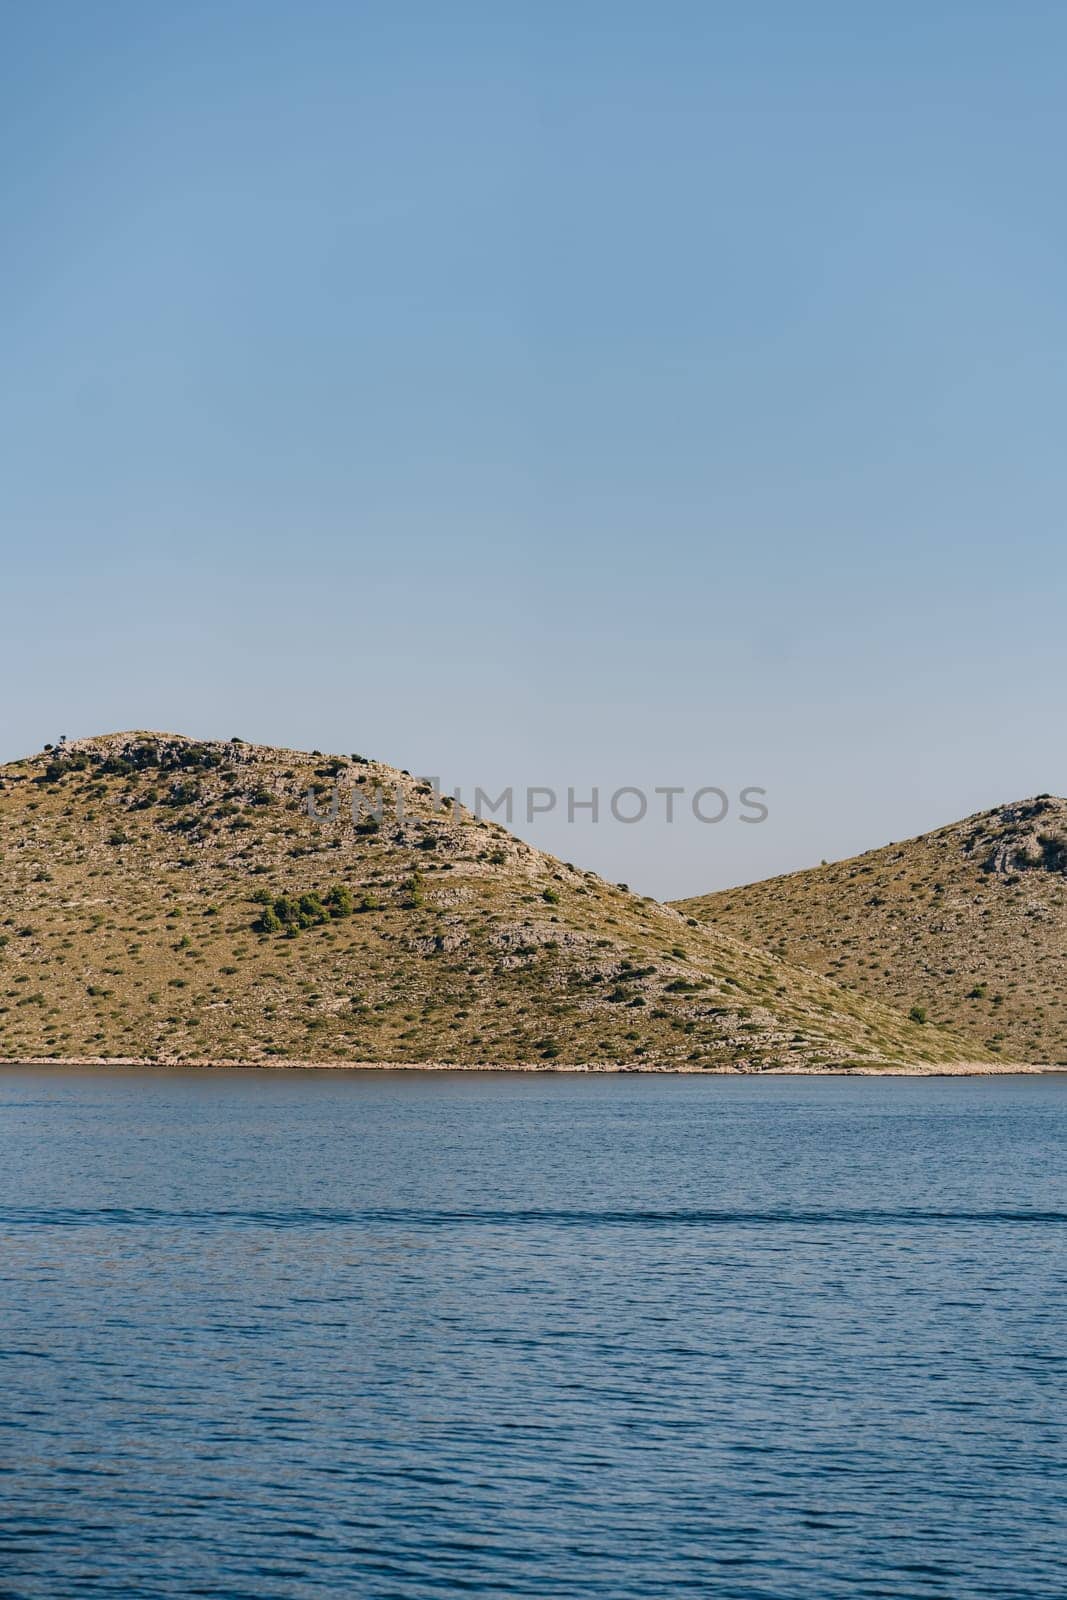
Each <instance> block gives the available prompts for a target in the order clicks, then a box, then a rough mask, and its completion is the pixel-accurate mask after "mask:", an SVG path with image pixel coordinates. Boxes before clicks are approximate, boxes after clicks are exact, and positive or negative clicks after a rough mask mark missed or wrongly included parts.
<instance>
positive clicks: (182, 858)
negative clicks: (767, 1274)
mask: <svg viewBox="0 0 1067 1600" xmlns="http://www.w3.org/2000/svg"><path fill="white" fill-rule="evenodd" d="M311 785H316V786H317V787H318V790H319V805H320V806H321V807H322V808H327V807H328V805H329V802H330V798H331V795H332V793H333V791H334V788H335V786H337V785H340V786H341V790H342V794H343V800H342V803H341V805H340V807H339V814H338V817H337V819H336V820H335V821H333V822H330V823H328V824H326V825H323V824H320V823H316V822H315V821H313V820H312V819H311V818H310V817H309V815H308V814H307V808H306V803H305V796H306V793H307V790H308V788H309V786H311ZM379 786H382V787H383V788H384V789H385V791H386V801H387V803H386V805H385V807H384V808H383V815H382V818H381V821H380V824H379V823H378V821H377V819H376V818H375V817H373V816H368V814H367V807H364V808H363V809H362V810H361V811H360V813H359V820H358V822H356V821H354V820H353V816H352V813H351V806H350V803H349V801H350V797H351V793H352V792H353V791H354V790H355V791H358V792H360V793H362V794H364V795H366V796H368V801H369V802H370V803H371V804H372V803H373V799H374V795H375V791H376V790H377V788H378V787H379ZM394 786H398V787H399V790H400V792H401V795H402V799H403V805H404V811H405V815H404V816H403V817H401V818H400V819H399V820H398V819H397V818H396V817H395V816H394V815H393V814H392V811H391V809H390V804H389V800H390V797H391V794H392V790H393V787H394ZM433 805H434V797H433V795H432V794H431V793H430V792H429V789H428V786H427V785H425V784H422V783H420V782H419V781H418V780H417V779H415V778H412V777H410V776H409V775H408V774H407V773H402V772H398V771H397V770H395V769H394V768H390V767H385V766H383V765H381V764H380V763H377V762H374V761H370V760H367V759H365V758H363V757H361V756H324V755H320V754H319V753H317V752H313V753H312V754H310V755H308V754H304V753H301V752H298V751H292V750H275V749H269V748H266V747H263V746H253V745H249V744H245V743H242V742H239V741H232V742H229V743H211V742H202V741H197V740H193V739H188V738H185V737H182V736H179V735H174V734H158V733H125V734H112V735H108V736H106V737H101V738H91V739H81V740H77V741H75V742H73V743H71V744H68V745H65V746H64V748H63V749H62V750H51V749H46V750H44V751H42V752H41V753H40V754H38V755H35V756H32V757H30V758H28V759H26V760H23V761H18V762H14V763H12V764H10V765H8V766H5V767H3V768H0V847H2V851H0V1056H3V1057H5V1058H8V1059H26V1058H28V1057H33V1058H36V1057H40V1056H44V1057H55V1058H91V1059H96V1058H106V1059H113V1058H125V1057H132V1058H138V1059H148V1060H201V1061H250V1062H254V1061H269V1060H295V1061H311V1062H354V1061H365V1062H395V1063H404V1062H410V1063H424V1062H439V1063H442V1064H463V1063H467V1064H499V1065H509V1064H540V1065H546V1066H547V1065H552V1064H557V1065H575V1064H590V1065H609V1064H614V1065H620V1064H621V1065H627V1066H632V1067H685V1068H690V1069H692V1070H702V1069H712V1070H714V1069H730V1068H736V1069H740V1070H760V1069H764V1068H767V1067H780V1068H791V1067H796V1068H816V1069H817V1068H820V1067H823V1068H825V1067H832V1066H835V1065H841V1064H847V1063H855V1064H859V1065H864V1064H866V1065H873V1066H877V1065H879V1064H884V1063H898V1064H903V1065H930V1064H934V1063H940V1062H959V1061H967V1060H975V1059H978V1060H981V1059H983V1057H982V1053H981V1052H976V1051H975V1050H974V1048H973V1046H971V1045H970V1044H966V1043H963V1042H961V1041H959V1040H956V1039H954V1038H952V1037H951V1036H949V1035H947V1034H944V1033H942V1032H940V1031H939V1030H938V1029H936V1028H933V1027H931V1026H929V1025H926V1026H922V1025H919V1024H917V1023H915V1022H913V1021H909V1020H908V1019H907V1018H905V1017H902V1016H901V1015H899V1014H898V1013H895V1012H893V1011H891V1010H889V1009H886V1008H885V1007H883V1006H880V1005H878V1004H877V1003H874V1002H872V1001H870V1000H868V999H866V998H865V997H862V996H860V995H858V994H855V993H849V992H847V991H845V990H842V989H839V988H837V987H836V986H834V985H832V984H830V983H827V982H826V981H825V980H824V979H822V978H820V977H817V976H815V975H814V974H812V973H809V972H804V971H798V970H795V969H793V968H791V967H789V966H787V965H785V964H784V963H782V962H780V961H778V960H776V959H775V958H774V957H772V956H769V955H766V954H763V953H761V952H759V951H756V950H753V949H749V948H746V947H745V946H744V945H743V944H740V943H738V942H737V941H736V940H735V939H734V938H733V936H732V935H730V934H727V933H723V932H721V931H715V930H709V929H705V928H701V927H698V926H693V925H690V924H689V922H687V919H686V917H685V916H683V915H682V914H680V913H679V912H677V911H675V910H672V909H671V908H669V907H665V906H661V905H658V904H656V903H655V902H653V901H651V900H647V899H644V898H642V897H641V896H639V895H636V894H632V893H630V892H629V891H628V890H627V889H625V888H623V887H619V886H614V885H611V884H608V883H605V882H603V881H602V880H601V879H599V878H598V877H597V876H596V875H595V874H594V873H591V872H583V871H581V870H579V869H578V868H576V867H574V866H571V865H568V864H565V863H562V862H560V861H557V860H555V859H554V858H553V857H551V856H548V855H545V854H543V853H541V852H540V851H538V850H535V849H532V848H531V847H530V846H528V845H526V844H524V843H522V842H521V841H520V840H518V839H516V838H514V837H513V836H512V835H510V834H509V833H507V831H506V830H505V829H504V828H503V827H501V826H500V825H498V824H496V823H494V822H492V821H489V820H483V821H476V820H474V819H473V818H471V817H470V816H469V815H468V814H466V813H461V814H460V815H461V816H462V821H460V822H457V821H456V820H454V819H453V817H452V816H451V815H450V814H448V813H447V812H446V813H444V814H440V815H434V813H433Z"/></svg>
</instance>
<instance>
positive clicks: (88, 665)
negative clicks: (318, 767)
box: [0, 0, 1067, 896]
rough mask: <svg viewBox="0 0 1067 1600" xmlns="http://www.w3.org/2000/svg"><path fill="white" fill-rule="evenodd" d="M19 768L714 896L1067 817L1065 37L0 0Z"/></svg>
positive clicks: (879, 24) (888, 25)
mask: <svg viewBox="0 0 1067 1600" xmlns="http://www.w3.org/2000/svg"><path fill="white" fill-rule="evenodd" d="M0 30H2V42H3V49H2V51H0V127H2V134H3V137H2V141H0V183H2V187H3V196H4V206H3V214H2V216H3V221H2V243H3V248H2V251H0V279H2V285H3V302H2V304H3V312H4V330H3V331H4V339H3V346H4V356H5V375H6V382H5V384H4V390H3V399H2V401H0V405H2V408H3V414H2V418H0V422H2V438H3V470H2V473H0V519H2V525H3V530H4V534H3V537H4V570H5V574H6V580H7V581H6V585H5V596H4V607H3V625H4V626H3V644H2V651H3V657H2V659H3V664H4V668H5V680H6V683H7V685H8V695H7V697H6V705H5V711H4V716H3V720H2V724H0V730H2V731H0V760H9V759H13V758H15V757H17V756H19V755H23V754H25V753H27V752H29V751H32V750H35V749H39V748H40V747H41V745H42V744H43V743H44V742H45V741H46V740H54V739H56V738H57V737H58V736H59V734H60V733H67V734H69V735H70V736H71V737H74V736H77V735H80V734H89V733H97V732H103V731H109V730H112V729H119V728H133V727H151V728H170V729H177V730H181V731H184V732H189V733H193V734H197V735H201V736H211V737H215V736H217V737H228V736H230V735H232V734H238V735H240V736H242V737H244V738H247V739H252V740H256V741H261V742H265V743H273V744H284V745H293V746H297V747H301V748H312V747H318V748H321V749H324V750H335V751H336V750H341V751H351V750H359V751H362V752H365V753H367V754H372V755H374V756H376V757H378V758H380V759H382V760H386V761H389V762H392V763H394V764H395V765H397V766H401V767H405V768H409V769H411V770H412V771H418V772H424V773H434V774H440V775H441V776H442V778H443V779H444V780H445V782H446V784H448V785H452V784H459V785H461V786H462V787H463V788H464V789H472V788H473V786H474V785H475V784H481V785H483V786H485V787H487V788H491V789H493V790H494V791H495V790H496V789H499V788H500V787H501V786H503V785H506V784H511V785H514V786H516V787H517V788H518V787H523V786H526V785H532V784H545V785H552V786H555V787H556V788H558V789H559V790H561V791H563V790H565V789H566V787H567V786H568V785H573V786H574V787H575V788H576V789H578V790H579V791H588V790H589V789H590V788H591V787H592V786H593V785H596V786H598V787H599V788H600V789H601V791H602V793H603V794H605V795H606V794H610V792H611V791H612V790H613V789H615V788H617V787H618V786H620V785H623V784H627V785H638V786H642V787H645V788H648V789H652V788H653V787H654V786H656V785H669V784H677V785H685V786H687V787H688V788H689V789H690V790H692V789H696V788H698V787H700V786H702V785H718V786H720V787H722V788H724V789H726V790H727V791H729V792H730V793H731V794H736V793H737V791H739V790H740V789H741V788H742V787H744V786H746V785H758V786H760V787H763V788H765V789H766V790H767V791H768V799H767V803H768V806H769V809H770V816H769V818H768V820H767V822H766V823H764V824H762V825H760V826H757V827H752V826H745V825H743V824H741V823H739V822H737V821H735V820H734V819H733V818H732V817H730V818H728V819H727V820H726V821H725V822H724V823H722V824H720V825H719V826H718V827H710V826H701V825H700V824H698V823H696V822H693V821H692V820H691V819H690V820H688V821H683V822H679V823H676V824H674V825H673V826H667V825H666V824H663V823H660V824H655V823H653V822H652V821H651V820H646V821H645V822H643V823H641V824H640V825H637V826H631V827H627V826H621V825H619V824H617V823H611V822H604V823H602V824H601V825H599V826H592V825H591V824H590V823H589V822H588V821H587V820H583V821H579V822H576V823H575V824H574V825H573V826H568V825H567V823H566V822H565V820H562V819H561V817H560V815H559V814H558V813H557V814H556V815H554V816H552V817H548V818H545V819H543V820H542V821H540V822H539V823H537V824H535V825H533V826H530V827H527V826H526V825H525V824H522V823H518V824H517V831H519V832H521V833H523V834H524V835H525V836H526V837H529V838H531V839H532V840H533V841H534V842H536V843H539V844H542V845H544V846H545V847H546V848H549V849H551V850H553V851H555V852H556V853H557V854H559V855H561V856H563V857H564V858H565V859H567V860H573V861H577V862H580V863H582V864H583V865H587V866H591V867H594V868H596V869H597V870H598V871H600V872H603V873H604V874H605V875H606V876H607V877H609V878H612V879H622V880H625V881H627V882H629V883H631V884H632V885H633V886H634V887H635V888H639V889H641V890H643V891H645V892H648V893H653V894H658V895H662V896H674V895H681V894H684V893H696V892H700V891H703V890H707V889H710V888H714V887H718V886H721V885H725V884H730V883H736V882H742V881H745V880H748V879H752V878H758V877H765V876H768V875H769V874H771V873H774V872H778V871H785V870H789V869H792V868H795V867H801V866H807V865H811V864H812V863H815V862H818V861H819V860H820V859H821V858H823V857H827V858H833V857H837V856H842V855H847V854H851V853H852V852H854V851H856V850H860V849H865V848H867V847H869V846H874V845H878V844H882V843H884V842H886V840H889V839H901V838H904V837H906V836H908V835H910V834H913V833H917V832H920V831H922V830H924V829H926V828H928V827H931V826H935V825H937V824H939V823H941V822H946V821H949V820H951V819H953V818H956V817H958V816H962V815H965V814H967V813H969V812H973V811H976V810H979V809H982V808H984V807H987V806H991V805H993V804H995V803H997V802H999V801H1003V800H1010V799H1016V798H1020V797H1022V796H1024V795H1029V794H1033V793H1036V792H1039V791H1044V790H1051V791H1053V792H1058V793H1061V794H1062V793H1064V792H1065V791H1067V755H1065V752H1064V744H1063V737H1062V701H1063V685H1064V681H1065V668H1067V643H1065V636H1067V630H1065V627H1064V612H1065V603H1064V602H1065V588H1067V585H1065V578H1067V549H1065V538H1064V509H1065V490H1067V461H1065V456H1064V451H1063V447H1062V438H1061V435H1062V424H1063V418H1064V414H1065V402H1067V367H1065V332H1067V297H1065V290H1064V281H1065V275H1064V255H1065V245H1067V223H1065V218H1064V209H1063V201H1062V198H1061V189H1062V178H1061V171H1060V168H1061V164H1062V152H1063V149H1064V143H1065V135H1067V106H1065V101H1064V96H1063V90H1062V75H1063V65H1062V64H1063V60H1064V58H1065V54H1067V11H1065V10H1064V9H1063V8H1062V7H1058V6H1053V5H1046V4H1025V3H1024V4H1023V5H1021V6H1019V7H1014V8H1009V7H1006V6H1003V5H1001V4H996V5H994V4H982V3H968V4H963V3H958V4H945V3H937V0H932V3H922V4H919V3H913V0H904V3H898V4H897V5H895V6H893V7H880V8H873V7H872V8H860V7H856V6H854V5H848V4H845V3H837V4H830V3H826V0H811V3H809V4H807V5H804V6H791V5H786V4H760V3H758V0H757V3H754V4H748V3H746V4H741V3H731V4H714V3H706V4H695V3H694V4H682V3H673V4H672V3H667V4H660V5H651V4H647V3H646V4H643V5H634V4H612V5H607V4H597V3H589V4H586V5H581V6H575V5H566V6H565V5H560V4H554V3H551V0H539V3H537V4H514V5H512V4H507V3H504V4H499V5H490V4H488V3H486V4H471V3H464V0H456V3H454V4H452V5H448V6H431V5H427V4H423V5H410V4H404V3H402V0H401V3H397V4H388V5H387V4H375V5H365V4H360V3H358V0H345V3H342V0H303V3H301V4H297V3H296V0H287V3H284V4H279V3H272V0H254V3H253V0H222V3H212V4H207V3H197V0H193V3H183V4H182V5H180V6H165V5H163V4H145V3H143V0H136V3H134V0H128V3H114V0H99V3H97V0H90V3H83V4H77V5H76V4H73V3H57V0H42V3H40V4H38V5H35V6H32V7H31V6H25V5H21V4H15V3H12V0H3V3H0Z"/></svg>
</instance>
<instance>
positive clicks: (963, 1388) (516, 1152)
mask: <svg viewBox="0 0 1067 1600" xmlns="http://www.w3.org/2000/svg"><path fill="white" fill-rule="evenodd" d="M1065 1132H1067V1077H1064V1076H1047V1077H1002V1078H971V1079H968V1078H954V1079H949V1078H930V1079H900V1078H892V1079H880V1078H854V1079H850V1078H770V1077H768V1078H759V1077H744V1078H704V1077H670V1076H664V1077H642V1076H633V1075H626V1076H588V1077H586V1076H568V1075H555V1074H545V1075H540V1074H538V1075H508V1074H503V1073H501V1074H495V1073H493V1074H469V1075H468V1074H459V1073H454V1074H453V1073H428V1074H419V1073H415V1072H410V1073H354V1072H353V1073H348V1072H280V1071H278V1072H274V1071H221V1072H216V1073H207V1072H184V1071H134V1070H120V1069H115V1070H112V1069H108V1070H93V1071H90V1070H86V1071H74V1070H66V1069H61V1068H53V1069H32V1068H11V1069H7V1070H4V1071H2V1072H0V1597H3V1600H66V1597H71V1600H73V1597H80V1596H94V1597H102V1596H122V1597H124V1600H129V1597H145V1600H155V1597H164V1596H166V1597H171V1596H174V1597H178V1596H181V1597H182V1600H186V1597H190V1596H203V1597H211V1600H269V1597H274V1596H284V1597H286V1600H303V1597H307V1600H316V1597H321V1596H337V1597H342V1596H343V1597H345V1600H350V1597H364V1596H366V1597H373V1600H431V1597H437V1596H444V1595H449V1596H451V1595H455V1596H493V1597H508V1596H533V1597H537V1600H557V1597H559V1600H583V1597H594V1596H595V1597H603V1600H664V1597H669V1596H691V1595H709V1596H714V1597H716V1600H770V1597H774V1600H833V1597H837V1596H841V1597H845V1596H847V1597H848V1600H866V1597H870V1600H874V1597H888V1596H894V1597H901V1600H905V1597H906V1600H921V1597H925V1596H944V1597H946V1600H971V1597H975V1600H977V1597H979V1596H981V1597H989V1600H1010V1597H1014V1596H1017V1597H1019V1600H1039V1597H1045V1596H1047V1597H1049V1600H1052V1597H1056V1600H1062V1596H1063V1595H1064V1594H1067V1548H1065V1524H1067V1518H1065V1509H1067V1508H1065V1471H1064V1457H1065V1443H1067V1427H1065V1422H1067V1415H1065V1392H1067V1384H1065V1373H1064V1357H1065V1338H1064V1330H1065V1323H1067V1319H1065V1316H1064V1305H1065V1295H1064V1290H1065V1286H1067V1252H1065V1240H1067V1192H1065V1183H1064V1159H1063V1156H1064V1147H1065V1137H1064V1136H1065Z"/></svg>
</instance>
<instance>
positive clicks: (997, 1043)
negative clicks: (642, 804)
mask: <svg viewBox="0 0 1067 1600" xmlns="http://www.w3.org/2000/svg"><path fill="white" fill-rule="evenodd" d="M678 905H679V908H680V909H681V910H682V911H684V912H686V913H687V914H688V915H690V916H696V917H698V918H700V919H701V921H702V922H704V923H705V925H706V926H708V927H709V928H712V929H714V930H716V931H718V932H723V933H729V934H731V935H733V936H734V937H736V938H738V939H748V940H751V941H754V942H758V943H759V944H761V945H763V946H766V947H769V948H770V949H773V950H775V951H776V952H777V953H778V954H780V955H782V956H783V957H786V958H788V959H789V960H791V961H796V962H799V963H802V964H803V965H805V966H808V967H811V968H813V969H814V970H815V971H816V972H819V973H822V974H824V975H825V976H826V977H829V978H832V979H834V980H835V981H836V982H838V983H841V984H846V985H848V986H849V987H851V988H853V989H854V990H855V991H856V992H857V993H860V994H864V995H868V996H870V997H871V998H873V999H877V1000H881V1001H884V1002H885V1003H886V1004H887V1005H893V1006H897V1007H899V1008H901V1009H903V1010H904V1011H908V1010H910V1009H911V1008H912V1007H917V1008H919V1009H920V1010H922V1011H925V1012H926V1013H927V1015H928V1016H929V1018H930V1019H931V1021H935V1022H937V1023H939V1024H943V1025H944V1026H945V1027H948V1028H952V1029H955V1030H957V1031H958V1032H960V1033H962V1034H964V1035H966V1036H969V1037H971V1038H974V1039H976V1040H979V1041H980V1042H981V1043H982V1044H983V1045H984V1047H985V1048H986V1049H987V1050H989V1051H992V1052H993V1053H994V1054H996V1055H999V1056H1001V1057H1003V1058H1005V1059H1014V1060H1017V1061H1018V1060H1021V1061H1030V1062H1041V1063H1051V1064H1061V1065H1067V801H1064V800H1061V799H1058V798H1056V797H1055V796H1054V795H1038V796H1037V797H1036V798H1035V799H1032V800H1023V801H1019V802H1017V803H1016V804H1013V805H1005V806H998V807H996V808H995V809H994V810H992V811H983V812H981V813H980V814H979V815H977V816H973V817H967V818H966V819H965V820H964V821H962V822H956V823H952V824H951V825H949V826H948V827H944V828H939V829H938V830H937V831H936V832H934V833H927V834H923V835H921V836H920V837H919V838H917V839H909V840H908V841H907V842H906V843H904V844H891V845H886V846H885V848H884V849H881V850H870V851H868V852H867V854H866V855H862V856H856V857H854V858H853V859H851V860H848V861H838V862H833V863H831V864H830V865H827V866H822V867H815V868H813V869H811V870H810V871H807V872H794V873H790V874H789V875H788V876H786V877H781V878H770V879H767V880H766V881H765V882H763V883H754V884H749V885H747V886H746V887H745V888H741V889H727V890H724V891H722V892H721V893H719V894H710V895H701V896H698V897H696V898H695V899H691V900H684V901H679V902H678Z"/></svg>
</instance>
